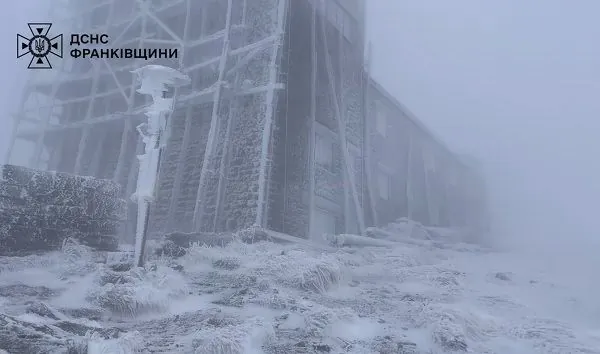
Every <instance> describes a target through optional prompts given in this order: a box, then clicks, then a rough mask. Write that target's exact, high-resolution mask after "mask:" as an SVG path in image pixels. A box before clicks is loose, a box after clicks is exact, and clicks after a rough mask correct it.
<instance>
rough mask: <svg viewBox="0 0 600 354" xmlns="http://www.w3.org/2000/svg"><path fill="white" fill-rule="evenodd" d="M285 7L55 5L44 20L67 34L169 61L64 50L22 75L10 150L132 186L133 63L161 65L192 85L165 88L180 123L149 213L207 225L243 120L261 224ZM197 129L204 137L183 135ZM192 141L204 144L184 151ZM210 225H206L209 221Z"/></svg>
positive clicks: (128, 189) (207, 1)
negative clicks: (53, 63) (172, 54)
mask: <svg viewBox="0 0 600 354" xmlns="http://www.w3.org/2000/svg"><path fill="white" fill-rule="evenodd" d="M286 4H287V1H286V0H160V1H159V0H153V1H148V0H107V1H103V2H99V1H85V0H84V1H81V0H80V1H68V0H67V1H62V4H60V5H59V6H55V7H54V8H55V9H62V11H58V12H59V13H55V14H54V15H53V21H54V23H57V24H62V26H63V28H62V29H60V30H61V31H63V32H64V33H65V41H68V38H69V36H68V35H67V33H98V34H107V35H108V36H109V38H110V42H109V44H108V47H110V48H147V49H153V48H157V49H164V48H167V49H173V48H177V49H178V54H179V55H178V58H176V59H156V60H150V61H148V60H140V59H81V58H78V59H74V58H71V57H69V55H68V54H67V53H68V52H67V53H65V54H66V55H65V59H63V60H62V62H61V65H60V66H61V67H60V68H55V70H52V71H51V72H35V73H33V74H32V75H31V78H30V80H29V81H28V84H27V86H26V89H25V93H24V98H23V104H22V105H21V109H20V110H19V112H18V113H17V114H16V116H15V124H14V127H15V131H14V134H13V141H12V142H11V147H10V149H11V152H9V158H10V157H11V156H15V155H16V154H15V153H14V152H15V151H16V150H19V152H20V153H22V152H23V151H28V152H30V157H29V159H28V161H26V162H23V163H20V164H25V165H27V166H29V167H33V168H41V169H50V170H57V171H63V172H69V173H75V174H80V175H90V176H95V177H100V178H107V179H113V180H114V181H116V182H118V183H120V184H121V185H122V186H124V193H126V194H131V193H132V191H133V190H134V188H135V186H134V185H135V179H136V173H137V166H136V163H135V160H136V159H135V155H136V154H138V153H139V152H140V147H141V145H140V142H139V138H138V136H137V133H136V132H135V126H136V125H137V124H139V122H141V121H142V120H143V110H144V107H145V106H146V105H147V104H149V102H148V100H147V97H145V96H143V95H140V94H139V93H137V92H136V91H135V88H136V83H135V82H134V79H133V75H132V74H131V71H132V70H134V69H137V68H139V67H141V66H143V65H147V64H151V63H152V64H160V65H165V66H168V67H172V68H175V69H178V70H180V71H181V72H183V73H185V74H187V75H189V76H190V77H191V79H192V84H191V85H189V87H183V88H181V89H179V88H178V89H175V91H174V92H171V93H168V94H170V95H173V96H174V98H175V107H176V109H175V111H174V112H173V114H172V117H170V120H171V129H172V130H178V129H179V128H180V127H182V130H183V131H182V132H181V134H179V133H178V134H172V135H171V136H172V138H173V139H179V140H178V141H176V143H175V144H172V145H173V148H168V149H167V151H166V155H168V156H167V157H166V159H168V160H169V161H171V162H172V164H171V165H169V166H164V167H163V168H162V170H161V183H162V184H163V185H162V187H161V190H163V191H165V192H164V193H161V192H159V195H158V204H159V205H160V206H162V207H163V209H164V210H162V211H160V212H159V211H157V212H156V214H157V215H160V217H157V218H156V219H160V218H162V219H165V220H162V219H161V220H158V221H157V222H158V223H163V224H170V225H173V224H178V223H181V220H184V219H185V220H193V225H188V226H186V227H185V229H186V230H188V231H191V230H192V229H194V230H200V229H202V228H203V226H202V225H206V224H216V223H217V217H216V216H215V214H216V213H218V212H219V208H222V206H220V205H219V200H220V198H223V195H224V188H226V187H225V186H224V185H225V184H226V182H227V180H229V179H232V178H234V177H232V176H231V175H228V174H227V173H226V172H224V170H225V169H226V167H227V166H226V164H227V158H228V156H230V155H232V152H231V151H230V150H231V149H235V148H236V147H232V146H230V145H231V144H230V142H231V141H236V140H239V139H240V136H239V135H240V134H247V132H246V133H245V132H244V129H245V128H244V127H243V125H244V124H250V125H252V126H256V129H255V130H256V131H255V132H254V133H256V134H259V135H260V136H259V138H260V144H255V145H257V146H259V147H260V151H252V152H251V153H250V155H252V156H251V158H252V159H254V160H255V161H256V164H258V166H256V169H255V170H256V174H257V178H256V179H257V181H258V182H257V183H258V185H257V188H256V189H257V191H256V192H257V193H258V197H257V203H256V210H255V212H254V213H253V215H252V216H253V217H254V219H255V223H256V224H257V225H263V224H264V222H265V221H264V213H265V208H266V207H265V203H266V201H265V197H264V195H265V193H266V189H267V183H266V179H267V178H268V173H269V172H268V168H269V166H268V162H267V159H266V158H265V156H266V154H267V151H268V149H269V146H270V144H271V142H270V141H269V140H270V137H271V130H272V126H273V117H272V116H273V114H274V113H273V112H274V109H273V107H274V105H275V101H276V96H277V91H278V90H280V89H282V88H283V85H282V84H280V83H279V82H278V72H277V67H278V62H277V61H278V59H279V57H280V55H281V54H280V51H281V50H280V48H281V46H282V39H283V33H284V22H285V14H286ZM46 74H47V75H46ZM249 104H251V105H252V106H253V107H255V108H256V109H254V111H253V113H255V117H253V118H252V120H253V121H252V122H250V123H248V122H245V123H244V124H240V118H242V115H243V114H244V111H246V112H247V111H248V105H249ZM236 124H237V128H236V126H235V125H236ZM199 125H200V126H201V127H198V126H199ZM195 127H196V128H197V129H195ZM195 133H197V134H203V138H202V139H199V138H198V137H195V136H192V135H193V134H195ZM256 134H255V135H256ZM257 136H258V135H257ZM254 138H256V136H254V137H251V139H254ZM194 144H195V145H194ZM198 145H203V146H198ZM190 149H196V150H197V152H203V153H195V154H190V153H189V150H190ZM202 150H203V151H202ZM192 155H193V156H202V161H196V160H195V161H194V162H195V164H194V168H193V170H189V167H190V165H191V164H189V161H186V159H187V160H189V159H190V158H192ZM238 155H239V154H238ZM238 157H239V156H238ZM9 161H10V159H9ZM253 164H254V162H253ZM184 175H186V176H184ZM166 184H168V186H167V187H166V188H165V186H166ZM188 184H195V188H190V186H189V185H188ZM209 191H210V193H211V195H208V194H207V193H208V192H209ZM213 191H216V195H213V194H214V193H212V192H213ZM182 193H184V194H185V195H182ZM192 194H193V195H194V197H195V198H194V201H193V204H192V205H190V204H189V202H187V201H186V203H187V204H186V203H184V202H183V197H189V195H192ZM208 198H213V199H216V200H213V203H212V204H211V205H212V206H213V208H212V210H205V205H206V203H203V202H202V201H203V200H205V199H208ZM188 199H189V198H188ZM184 204H185V205H184ZM159 208H160V207H159ZM178 208H179V209H181V210H184V211H185V212H184V213H183V214H185V215H182V218H183V219H182V218H179V217H178V216H177V214H178V213H177V209H178ZM209 214H210V215H209ZM207 215H208V216H207ZM163 226H164V225H163ZM212 226H213V227H208V228H209V229H211V228H212V229H214V228H215V226H216V225H212ZM162 228H164V227H162Z"/></svg>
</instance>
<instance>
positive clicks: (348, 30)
mask: <svg viewBox="0 0 600 354" xmlns="http://www.w3.org/2000/svg"><path fill="white" fill-rule="evenodd" d="M327 19H328V20H329V22H331V24H332V25H333V26H334V27H335V28H336V29H337V30H338V31H339V32H340V33H341V34H342V35H343V36H344V37H345V38H346V39H347V40H348V41H350V42H352V39H353V32H354V30H353V28H354V27H355V23H356V22H355V20H354V19H353V18H352V16H350V14H349V13H348V12H347V11H346V10H344V9H343V8H342V7H341V6H340V5H339V4H338V3H337V2H335V1H333V0H328V1H327Z"/></svg>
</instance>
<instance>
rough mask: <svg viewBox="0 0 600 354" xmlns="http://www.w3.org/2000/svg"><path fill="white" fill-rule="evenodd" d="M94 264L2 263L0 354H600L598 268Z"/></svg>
mask: <svg viewBox="0 0 600 354" xmlns="http://www.w3.org/2000/svg"><path fill="white" fill-rule="evenodd" d="M94 257H96V258H97V257H98V256H97V255H96V256H94V255H93V254H92V253H90V252H89V251H88V250H86V249H85V248H83V247H81V246H78V245H68V244H67V245H66V246H65V247H64V250H63V251H62V252H61V253H55V254H49V255H44V256H37V257H24V258H2V259H0V308H1V309H2V312H3V313H4V314H5V315H2V317H0V328H2V329H0V349H4V350H7V351H8V352H11V349H12V350H13V352H12V353H13V354H20V353H25V352H27V353H29V352H36V350H40V351H38V352H43V353H61V352H65V353H66V352H67V351H66V350H67V349H66V348H67V347H71V348H77V349H72V351H71V353H77V352H82V353H85V352H89V353H134V352H142V353H143V352H148V353H249V354H254V353H281V354H284V353H325V352H329V353H452V352H470V353H498V354H511V353H517V354H527V353H600V301H598V299H600V291H599V287H598V285H597V279H596V278H586V277H587V275H586V274H585V272H588V273H587V274H589V276H596V277H597V275H594V274H593V273H594V272H593V270H590V269H587V270H584V269H581V270H577V269H565V268H562V269H561V268H559V267H556V266H555V264H556V262H554V266H553V262H552V261H551V260H549V261H548V260H545V261H534V260H532V258H531V257H528V256H525V255H518V254H515V253H500V252H492V251H489V250H485V249H482V248H477V247H474V246H468V245H464V244H460V243H454V242H448V243H444V242H425V241H423V242H398V243H395V244H394V246H393V247H362V248H345V249H340V250H338V251H336V252H331V251H319V250H316V249H308V248H302V247H301V246H298V245H280V244H274V243H270V242H260V243H255V244H245V243H241V242H234V243H232V244H230V245H229V246H226V247H223V248H221V247H218V248H211V247H202V246H195V247H192V248H191V249H190V250H189V251H188V253H187V254H186V255H185V256H183V257H181V258H177V259H169V258H165V257H162V258H161V259H156V260H153V261H151V262H150V263H149V264H148V265H147V267H146V269H144V270H141V269H137V270H124V269H119V266H118V264H119V263H118V262H117V261H118V260H115V259H112V260H111V259H109V260H108V261H107V262H106V263H107V264H105V263H103V260H101V262H100V263H97V262H98V260H97V259H94ZM111 263H112V264H116V265H113V266H109V265H110V264H111ZM574 275H577V276H574ZM3 322H4V323H3ZM42 327H43V328H42ZM11 333H12V335H13V336H15V338H16V334H17V333H18V334H19V336H20V337H19V338H37V339H35V340H25V341H21V342H23V343H29V344H19V345H21V346H19V345H16V344H14V343H7V341H10V340H11V338H12V337H11ZM32 333H35V334H36V335H35V336H34V335H33V334H32ZM40 333H45V334H43V335H42V334H40ZM73 333H75V334H78V336H77V335H75V334H73ZM27 336H29V337H27ZM40 338H41V339H40ZM32 343H37V344H32ZM24 345H29V346H30V347H25V346H24ZM34 345H35V346H37V348H36V347H31V346H34ZM86 346H87V349H85V348H86ZM32 348H33V349H32ZM40 348H41V349H40ZM48 348H51V349H48ZM44 350H45V351H44ZM61 350H62V351H61ZM77 350H79V351H77ZM86 350H87V351H86ZM0 352H1V350H0Z"/></svg>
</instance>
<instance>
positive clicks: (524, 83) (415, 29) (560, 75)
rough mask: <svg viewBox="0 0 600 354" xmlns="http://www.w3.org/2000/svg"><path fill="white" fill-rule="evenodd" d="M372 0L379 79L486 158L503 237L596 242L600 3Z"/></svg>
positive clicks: (547, 243) (581, 244)
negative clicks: (598, 15)
mask: <svg viewBox="0 0 600 354" xmlns="http://www.w3.org/2000/svg"><path fill="white" fill-rule="evenodd" d="M368 4H369V5H370V7H369V9H368V11H369V15H368V16H369V17H368V18H369V21H370V22H369V25H368V32H369V38H370V39H371V41H372V42H373V55H374V58H373V71H374V75H375V76H376V78H377V79H379V80H380V81H381V82H382V83H383V84H384V86H386V87H387V88H388V89H389V90H390V91H392V92H393V93H394V94H395V95H396V96H397V97H399V99H400V100H401V101H403V102H404V103H405V104H406V105H407V106H409V107H410V108H411V110H412V111H413V112H414V113H415V114H416V115H417V116H419V117H420V118H421V119H422V120H424V121H425V122H426V123H427V124H429V125H430V126H431V127H432V128H433V129H434V130H435V131H436V132H438V133H439V135H441V136H442V137H443V138H444V139H445V140H446V141H447V142H448V143H449V145H450V146H452V147H454V148H456V149H458V150H460V151H462V152H465V153H468V154H472V155H475V156H477V157H478V158H479V159H480V160H481V161H482V162H483V163H484V164H485V167H486V173H487V178H488V184H489V188H490V194H491V198H492V203H491V204H492V205H491V207H492V210H493V217H494V231H495V233H494V236H495V241H496V242H497V243H499V244H504V245H509V246H517V247H519V248H525V247H526V248H534V249H538V250H539V249H543V250H545V251H564V250H565V247H566V246H570V247H569V248H570V251H571V252H576V251H579V250H582V249H584V248H585V247H587V246H589V245H590V244H594V245H598V244H600V231H599V230H600V218H599V217H598V212H599V211H600V208H599V207H598V201H599V200H600V156H599V155H600V138H599V137H600V64H599V63H600V46H599V45H598V43H599V42H598V39H599V38H600V22H598V18H597V14H598V13H599V12H600V3H599V2H598V1H594V0H581V1H577V2H576V3H572V2H565V1H561V0H543V1H542V0H530V1H520V0H508V1H479V0H459V1H443V0H438V1H433V0H425V1H394V0H377V1H370V2H368ZM596 249H597V248H596ZM552 253H554V252H552Z"/></svg>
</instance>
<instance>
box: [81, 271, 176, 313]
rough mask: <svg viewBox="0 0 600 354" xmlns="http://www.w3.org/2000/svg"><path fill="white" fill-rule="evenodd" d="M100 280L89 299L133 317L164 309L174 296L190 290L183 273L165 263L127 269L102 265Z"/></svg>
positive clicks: (107, 308) (112, 310)
mask: <svg viewBox="0 0 600 354" xmlns="http://www.w3.org/2000/svg"><path fill="white" fill-rule="evenodd" d="M98 284H99V287H97V288H95V289H92V290H91V291H90V293H89V294H88V300H89V301H90V302H92V303H93V304H94V305H97V306H99V307H101V308H103V309H106V310H109V311H111V312H113V313H116V314H121V315H128V316H131V317H134V316H136V315H138V314H141V313H146V312H151V311H161V310H164V309H166V308H167V307H168V304H169V302H170V301H171V300H172V299H173V298H176V297H178V296H181V295H183V294H185V293H187V283H186V281H185V279H184V278H183V276H182V275H181V274H180V273H178V272H176V271H174V270H173V269H171V268H169V267H166V266H163V265H159V266H157V265H152V266H149V267H147V268H134V269H131V270H129V271H126V272H113V271H111V270H108V269H102V270H101V271H100V274H99V275H98Z"/></svg>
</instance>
